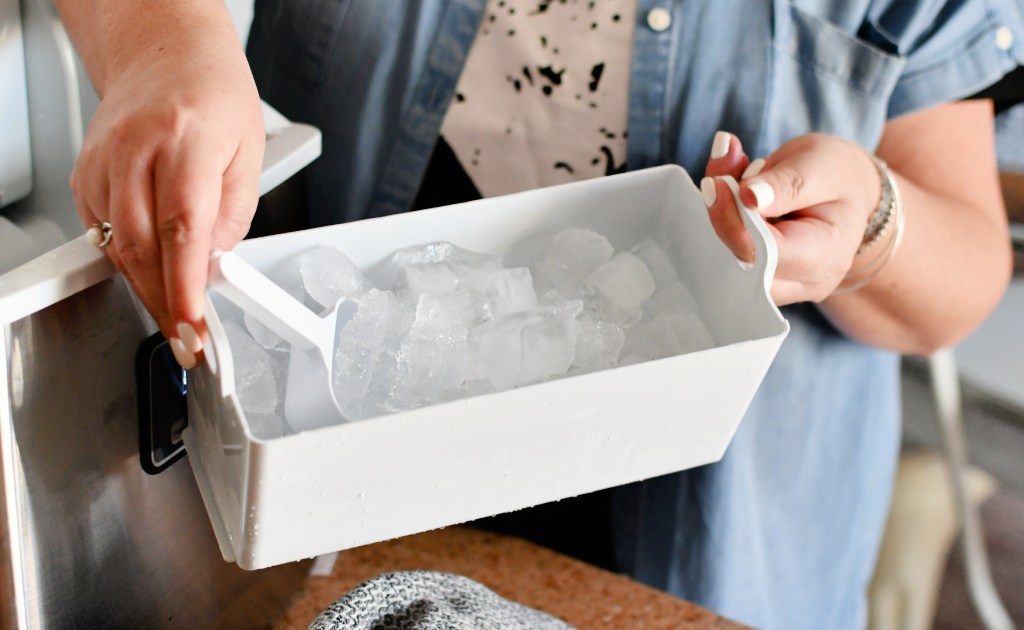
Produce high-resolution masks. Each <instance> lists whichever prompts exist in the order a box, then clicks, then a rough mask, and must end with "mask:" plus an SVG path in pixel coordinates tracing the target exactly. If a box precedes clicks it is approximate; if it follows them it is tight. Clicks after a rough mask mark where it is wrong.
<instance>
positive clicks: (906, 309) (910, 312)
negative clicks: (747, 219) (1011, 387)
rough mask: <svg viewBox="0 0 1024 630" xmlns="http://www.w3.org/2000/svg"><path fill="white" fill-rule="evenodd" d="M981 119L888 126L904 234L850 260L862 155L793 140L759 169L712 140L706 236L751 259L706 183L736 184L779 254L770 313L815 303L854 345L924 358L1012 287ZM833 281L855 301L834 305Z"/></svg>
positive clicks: (837, 145)
mask: <svg viewBox="0 0 1024 630" xmlns="http://www.w3.org/2000/svg"><path fill="white" fill-rule="evenodd" d="M992 118H993V116H992V104H991V102H988V101H976V100H974V101H962V102H958V103H950V104H945V105H939V106H935V107H932V108H929V109H925V110H921V111H918V112H914V113H912V114H906V115H904V116H901V117H899V118H896V119H894V120H891V121H889V122H888V123H887V124H886V127H885V131H884V133H883V135H882V138H881V142H880V143H879V146H878V149H877V154H878V156H879V158H881V159H882V160H884V161H885V162H886V163H888V166H889V171H890V174H891V176H892V177H893V179H894V181H895V182H896V183H897V187H898V188H899V193H900V194H899V196H900V199H901V204H900V210H899V213H898V216H899V217H900V222H901V223H902V230H899V229H889V230H888V231H887V232H884V233H882V234H881V236H880V238H879V240H878V241H876V242H875V243H873V244H871V245H870V246H868V247H866V248H865V249H864V251H863V252H862V253H860V254H858V253H857V249H858V247H859V246H860V244H861V242H862V241H863V239H864V231H865V229H866V228H867V226H868V221H869V217H871V216H872V215H873V214H874V212H875V210H876V209H877V208H878V205H879V201H880V195H881V192H882V183H881V182H882V179H881V176H880V174H879V172H878V169H877V168H876V166H875V165H874V164H873V163H872V161H871V159H870V156H869V155H868V154H867V153H866V152H865V151H864V150H863V149H861V148H859V147H857V146H855V145H853V144H850V143H848V142H846V141H844V140H841V139H839V138H835V137H831V136H826V135H821V134H810V135H807V136H802V137H799V138H796V139H795V140H792V141H790V142H788V143H786V144H785V145H783V146H782V147H780V148H779V149H778V150H777V151H775V152H774V153H772V154H771V155H769V156H767V157H766V158H765V160H764V162H763V163H762V162H761V161H759V160H754V162H749V160H748V158H747V156H746V155H744V154H743V148H742V147H741V146H740V143H739V140H738V139H737V138H736V137H735V136H732V135H729V134H725V133H720V134H718V135H717V136H716V140H715V142H714V144H713V146H712V152H711V153H712V155H711V159H710V160H709V161H708V166H707V175H708V177H707V178H705V179H704V180H703V181H702V185H701V187H702V191H703V192H704V195H705V201H707V202H709V203H708V207H709V210H708V212H709V215H710V217H711V222H712V224H713V225H714V227H715V230H716V232H717V233H718V235H719V237H720V238H721V239H722V241H723V242H724V243H725V244H726V245H727V246H728V247H729V249H731V250H732V252H733V253H734V254H735V255H736V256H737V257H738V258H740V259H743V260H747V261H750V260H752V259H753V256H754V247H753V240H752V239H751V237H750V235H749V234H748V233H747V232H746V229H745V228H744V227H743V223H742V222H741V220H740V217H739V213H738V211H737V209H736V205H735V203H734V202H733V197H732V194H731V193H730V191H729V189H728V187H726V186H725V184H724V183H722V182H721V181H718V180H717V179H715V178H717V177H720V176H723V175H731V176H733V177H736V178H738V179H739V181H740V198H741V199H742V201H743V203H744V204H745V205H747V206H748V207H751V208H756V209H757V211H758V212H760V214H761V215H762V216H763V217H765V218H766V219H767V220H768V223H769V226H770V229H771V232H772V234H773V236H774V237H775V241H776V244H777V245H778V252H779V260H778V267H777V269H776V274H775V278H774V281H773V283H772V297H773V298H774V299H775V301H776V303H778V304H780V305H781V304H789V303H793V302H798V301H812V302H818V303H819V308H820V310H821V312H822V314H823V315H824V316H825V317H826V318H828V320H829V321H830V322H831V323H832V324H833V325H834V326H835V327H836V328H837V329H838V330H840V331H842V332H843V333H845V334H846V335H847V336H849V337H851V338H853V339H857V340H859V341H861V342H864V343H867V344H871V345H874V346H879V347H883V348H889V349H892V350H897V351H899V352H903V353H913V354H930V353H932V352H934V351H935V350H937V349H939V348H942V347H946V346H950V345H952V344H954V343H956V342H957V341H959V340H960V339H962V338H963V337H964V336H965V335H967V334H968V333H970V332H971V331H972V330H973V329H974V328H975V327H977V325H978V324H979V323H980V322H981V321H982V320H983V319H984V318H985V317H986V316H987V315H988V314H989V313H990V312H991V311H992V309H993V308H995V305H996V304H997V303H998V302H999V299H1000V297H1001V296H1002V294H1003V292H1004V291H1005V289H1006V286H1007V284H1008V282H1009V278H1010V271H1011V268H1012V257H1011V251H1010V241H1009V236H1008V230H1007V220H1006V209H1005V206H1004V205H1003V200H1002V195H1001V192H1000V189H999V180H998V177H997V175H998V173H997V169H996V162H995V141H994V135H993V124H992ZM897 232H899V233H900V235H901V238H899V239H897V238H896V233H897ZM880 254H881V258H879V255H880ZM879 260H880V261H881V262H880V263H878V264H877V266H876V261H879ZM844 279H849V280H854V279H855V280H856V281H855V282H853V284H852V285H849V286H852V287H855V288H856V290H852V291H845V289H847V288H848V287H847V285H845V284H844V285H843V289H844V291H843V292H836V291H835V289H836V288H837V287H839V286H840V283H842V282H843V280H844Z"/></svg>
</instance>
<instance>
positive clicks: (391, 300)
mask: <svg viewBox="0 0 1024 630" xmlns="http://www.w3.org/2000/svg"><path fill="white" fill-rule="evenodd" d="M355 303H356V306H357V310H356V312H355V313H354V314H353V316H352V318H351V319H350V320H349V321H348V323H346V324H345V326H344V327H343V328H342V329H341V330H340V331H339V332H338V338H337V339H336V342H335V344H336V345H335V353H334V383H333V386H334V393H335V396H336V397H337V399H338V403H339V404H340V405H341V408H342V412H343V413H344V414H345V415H346V416H347V417H349V418H351V419H353V420H358V419H361V418H362V417H364V416H363V407H364V403H365V399H366V396H367V392H368V391H369V389H370V384H371V380H372V377H373V375H374V372H375V371H376V370H377V369H378V362H379V357H380V355H381V353H382V352H385V351H386V350H387V349H388V348H389V347H394V346H396V345H397V343H398V342H397V339H398V338H399V337H400V336H401V335H403V334H405V332H406V330H408V325H407V322H408V321H409V318H410V315H411V309H410V308H409V307H408V305H407V304H405V303H403V302H402V301H401V300H400V299H399V298H398V297H397V296H395V295H394V294H392V293H390V292H386V291H381V290H380V289H371V290H369V291H367V292H366V293H365V294H363V295H362V296H360V297H359V298H357V299H356V300H355Z"/></svg>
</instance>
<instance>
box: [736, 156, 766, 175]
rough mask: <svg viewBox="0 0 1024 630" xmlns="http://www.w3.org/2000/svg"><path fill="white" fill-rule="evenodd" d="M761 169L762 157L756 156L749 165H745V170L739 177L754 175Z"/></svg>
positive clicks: (762, 165) (762, 166) (762, 168)
mask: <svg viewBox="0 0 1024 630" xmlns="http://www.w3.org/2000/svg"><path fill="white" fill-rule="evenodd" d="M762 170H764V158H757V159H756V160H754V161H753V162H751V163H750V165H749V166H747V170H745V171H743V174H742V175H740V179H746V178H748V177H753V176H754V175H757V174H758V173H760V172H761V171H762Z"/></svg>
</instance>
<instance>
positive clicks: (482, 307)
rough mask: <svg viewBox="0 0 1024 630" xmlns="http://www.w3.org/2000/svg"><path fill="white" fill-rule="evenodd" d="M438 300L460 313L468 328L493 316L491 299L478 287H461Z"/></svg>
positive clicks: (460, 317) (447, 307)
mask: <svg viewBox="0 0 1024 630" xmlns="http://www.w3.org/2000/svg"><path fill="white" fill-rule="evenodd" d="M531 288H532V287H531ZM438 301H439V302H441V305H442V306H444V307H445V308H446V309H448V310H449V311H451V312H453V313H456V314H458V315H459V319H461V320H462V323H463V325H465V326H466V328H472V327H473V326H477V325H479V324H482V323H484V322H486V321H490V320H491V319H492V318H493V315H492V312H491V303H490V301H489V300H488V299H487V297H486V296H485V295H484V294H483V293H480V292H479V291H477V290H476V289H460V290H459V291H455V292H454V293H449V294H448V295H444V296H441V297H438Z"/></svg>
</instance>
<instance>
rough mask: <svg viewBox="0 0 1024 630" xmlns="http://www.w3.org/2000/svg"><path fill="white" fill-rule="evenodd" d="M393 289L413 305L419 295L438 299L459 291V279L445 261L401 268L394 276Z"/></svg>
mask: <svg viewBox="0 0 1024 630" xmlns="http://www.w3.org/2000/svg"><path fill="white" fill-rule="evenodd" d="M394 289H395V291H396V292H397V293H399V294H401V295H402V297H403V298H405V299H406V300H408V301H409V302H411V303H413V304H415V303H416V302H417V301H418V300H419V299H420V296H421V295H424V294H426V295H432V296H434V297H440V296H442V295H448V294H449V293H454V292H456V291H458V290H459V277H458V276H457V275H455V270H454V269H452V267H451V265H449V264H448V263H446V262H445V261H440V262H432V263H424V264H422V265H412V266H409V267H402V268H400V269H399V270H398V271H397V275H396V276H395V283H394Z"/></svg>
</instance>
